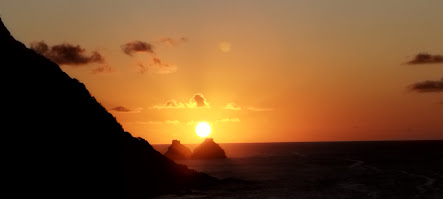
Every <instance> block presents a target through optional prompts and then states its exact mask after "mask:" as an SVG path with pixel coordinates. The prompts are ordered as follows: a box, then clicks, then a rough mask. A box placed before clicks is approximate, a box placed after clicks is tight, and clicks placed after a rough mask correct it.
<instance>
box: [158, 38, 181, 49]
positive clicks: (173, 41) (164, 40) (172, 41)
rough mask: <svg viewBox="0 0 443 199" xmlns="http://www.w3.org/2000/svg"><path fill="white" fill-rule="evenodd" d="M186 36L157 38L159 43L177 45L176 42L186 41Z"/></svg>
mask: <svg viewBox="0 0 443 199" xmlns="http://www.w3.org/2000/svg"><path fill="white" fill-rule="evenodd" d="M187 40H188V38H186V37H179V38H172V37H163V38H160V39H159V40H158V42H160V43H161V44H165V45H168V46H171V47H174V46H177V45H178V44H180V43H182V42H185V41H187Z"/></svg>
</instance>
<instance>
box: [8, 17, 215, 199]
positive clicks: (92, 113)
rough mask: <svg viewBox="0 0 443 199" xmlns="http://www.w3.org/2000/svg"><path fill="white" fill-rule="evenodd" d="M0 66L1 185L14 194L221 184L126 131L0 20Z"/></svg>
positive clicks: (124, 193) (127, 192)
mask: <svg viewBox="0 0 443 199" xmlns="http://www.w3.org/2000/svg"><path fill="white" fill-rule="evenodd" d="M27 34H32V33H27ZM0 66H1V69H0V70H1V71H2V72H1V76H2V78H0V79H1V87H0V88H1V90H2V115H3V117H2V141H3V142H2V143H3V144H2V147H3V148H4V150H2V167H3V169H2V170H3V171H4V172H3V174H2V180H3V181H4V182H5V183H4V184H6V185H5V186H4V187H3V188H4V189H3V190H6V191H8V192H11V194H12V195H11V196H14V197H17V198H29V196H32V197H35V198H37V197H41V198H65V197H72V198H146V197H149V196H153V195H157V194H164V193H172V192H174V193H176V192H179V191H181V190H183V189H188V188H195V187H200V186H202V185H205V184H211V183H215V182H216V181H217V180H216V179H215V178H212V177H210V176H208V175H206V174H203V173H198V172H196V171H194V170H190V169H188V168H187V167H186V166H183V165H179V164H176V163H174V162H173V161H171V160H170V159H168V158H166V157H165V156H163V155H162V154H160V153H159V152H157V151H156V150H154V149H153V148H152V146H151V145H150V144H149V143H148V142H147V141H146V140H144V139H142V138H136V137H133V136H132V135H131V134H130V133H128V132H126V131H124V129H123V128H122V126H121V125H120V124H119V123H118V122H117V121H116V119H115V117H114V116H113V115H112V114H110V113H109V112H108V111H107V110H106V109H105V108H104V107H103V106H102V105H101V104H100V103H99V102H97V100H96V99H95V98H94V97H93V96H91V94H90V93H89V91H88V90H87V89H86V86H85V85H84V84H82V83H81V82H79V81H78V80H77V79H74V78H71V77H69V76H68V75H67V74H66V73H64V72H63V71H62V70H61V69H60V67H59V66H58V65H57V64H55V63H54V62H52V61H50V60H49V59H47V58H45V57H43V56H41V55H39V54H37V53H36V52H34V51H33V50H30V49H28V48H27V47H26V46H25V45H23V44H22V43H20V42H18V41H16V40H15V39H14V38H13V37H12V36H11V34H10V32H9V31H8V30H7V29H6V27H5V26H4V24H3V22H2V21H1V19H0ZM5 194H7V193H5Z"/></svg>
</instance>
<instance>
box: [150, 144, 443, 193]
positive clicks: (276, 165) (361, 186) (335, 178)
mask: <svg viewBox="0 0 443 199" xmlns="http://www.w3.org/2000/svg"><path fill="white" fill-rule="evenodd" d="M168 146H169V145H153V147H154V148H155V149H156V150H157V151H159V152H161V153H165V152H166V150H167V148H168ZM185 146H187V147H188V148H190V149H191V150H193V149H194V148H195V147H196V146H197V144H189V145H186V144H185ZM220 146H221V147H222V148H223V149H224V150H225V152H226V155H227V157H228V159H217V160H180V161H176V162H177V163H179V164H184V165H186V166H188V167H189V168H191V169H194V170H196V171H200V172H204V173H207V174H209V175H211V176H214V177H217V178H219V179H222V181H221V183H220V184H219V185H216V186H209V187H208V188H207V189H202V190H198V189H192V190H187V191H185V192H182V193H177V194H173V195H164V196H159V197H158V198H300V199H305V198H306V199H307V198H393V199H394V198H401V199H404V198H432V199H434V198H435V199H437V198H438V199H442V198H443V141H370V142H293V143H221V144H220Z"/></svg>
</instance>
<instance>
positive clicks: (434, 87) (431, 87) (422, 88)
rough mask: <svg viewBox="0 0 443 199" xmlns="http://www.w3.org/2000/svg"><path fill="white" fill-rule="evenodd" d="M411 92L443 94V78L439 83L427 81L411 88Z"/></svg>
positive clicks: (415, 84)
mask: <svg viewBox="0 0 443 199" xmlns="http://www.w3.org/2000/svg"><path fill="white" fill-rule="evenodd" d="M409 90H411V91H415V92H418V93H431V92H443V78H441V79H440V80H437V81H433V80H426V81H422V82H417V83H414V84H412V85H410V86H409Z"/></svg>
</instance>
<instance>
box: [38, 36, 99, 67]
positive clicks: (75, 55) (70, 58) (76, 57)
mask: <svg viewBox="0 0 443 199" xmlns="http://www.w3.org/2000/svg"><path fill="white" fill-rule="evenodd" d="M31 49H32V50H34V51H35V52H37V53H39V54H41V55H43V56H45V57H46V58H48V59H50V60H51V61H53V62H55V63H57V64H59V65H74V66H79V65H85V64H89V63H104V61H105V59H104V57H103V56H102V55H101V54H100V53H99V52H97V51H92V52H91V54H90V55H87V54H86V50H85V49H84V48H82V47H80V45H73V44H68V43H63V44H58V45H54V46H49V45H48V44H46V43H45V42H44V41H39V42H32V43H31Z"/></svg>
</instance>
